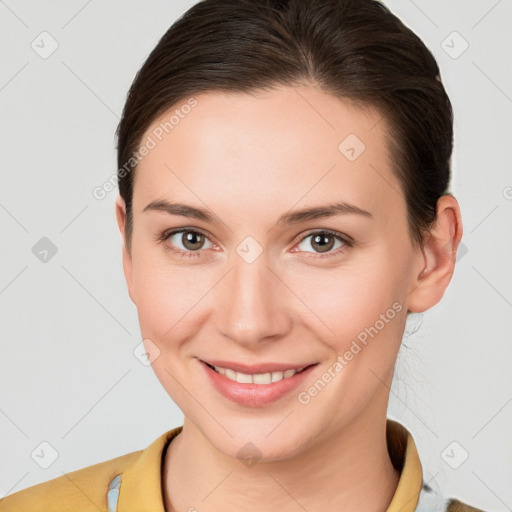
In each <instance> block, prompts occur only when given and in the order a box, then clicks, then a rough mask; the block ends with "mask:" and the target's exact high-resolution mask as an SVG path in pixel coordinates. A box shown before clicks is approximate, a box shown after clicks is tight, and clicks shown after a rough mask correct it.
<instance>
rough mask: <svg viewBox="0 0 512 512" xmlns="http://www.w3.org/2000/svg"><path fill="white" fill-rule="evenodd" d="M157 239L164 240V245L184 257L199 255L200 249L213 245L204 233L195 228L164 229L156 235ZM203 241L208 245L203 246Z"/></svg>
mask: <svg viewBox="0 0 512 512" xmlns="http://www.w3.org/2000/svg"><path fill="white" fill-rule="evenodd" d="M158 240H159V241H160V242H165V243H166V247H167V248H168V249H169V250H170V251H172V252H174V253H176V254H178V255H179V256H182V257H185V258H187V257H188V258H190V257H195V256H199V251H200V250H202V249H208V248H210V247H213V245H214V244H213V243H212V242H211V241H210V239H209V238H208V237H207V236H206V235H205V234H204V233H202V232H201V231H197V230H195V229H183V228H181V229H177V230H172V231H164V232H163V233H162V234H161V235H160V236H159V237H158ZM205 242H206V243H209V244H210V245H209V246H206V247H205ZM196 253H197V254H196Z"/></svg>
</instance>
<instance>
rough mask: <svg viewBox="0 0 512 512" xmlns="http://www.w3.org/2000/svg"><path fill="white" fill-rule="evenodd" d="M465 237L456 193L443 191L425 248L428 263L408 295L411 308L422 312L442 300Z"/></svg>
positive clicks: (426, 262) (424, 265) (424, 254)
mask: <svg viewBox="0 0 512 512" xmlns="http://www.w3.org/2000/svg"><path fill="white" fill-rule="evenodd" d="M461 238H462V219H461V214H460V208H459V203H458V202H457V200H456V199H455V198H454V197H453V196H452V195H443V196H441V197H440V198H439V200H438V201H437V214H436V223H435V225H434V227H433V229H431V230H430V231H429V233H428V234H427V235H426V237H425V243H424V244H423V246H422V248H421V252H422V255H423V260H424V264H423V269H422V270H421V272H420V273H419V274H418V275H417V276H416V278H415V280H414V281H413V283H412V288H411V289H412V291H411V292H409V295H408V300H407V308H408V310H409V311H412V312H414V313H421V312H422V311H426V310H427V309H429V308H431V307H432V306H434V305H436V304H437V303H438V302H439V301H440V300H441V298H442V296H443V295H444V292H445V290H446V288H447V287H448V284H449V283H450V281H451V278H452V275H453V272H454V270H455V259H456V255H457V248H458V246H459V242H460V241H461Z"/></svg>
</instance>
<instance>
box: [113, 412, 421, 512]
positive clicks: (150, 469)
mask: <svg viewBox="0 0 512 512" xmlns="http://www.w3.org/2000/svg"><path fill="white" fill-rule="evenodd" d="M182 428H183V427H182V426H180V427H176V428H174V429H172V430H170V431H168V432H166V433H165V434H163V435H161V436H160V437H159V438H157V439H156V440H155V441H154V442H153V443H152V444H151V445H149V446H148V447H147V448H146V449H145V450H143V451H142V452H141V454H140V456H139V457H138V458H137V460H136V461H135V463H134V464H132V465H131V466H130V467H128V468H127V469H126V470H124V471H123V473H122V475H121V478H120V479H118V481H116V483H117V482H119V485H120V487H119V489H118V491H117V490H115V494H114V495H115V501H116V502H117V501H118V503H117V508H115V505H113V508H111V509H110V510H112V511H116V512H132V511H133V510H137V511H138V512H165V508H164V503H163V495H162V468H163V463H164V455H165V450H166V448H167V446H168V444H169V443H170V441H172V439H173V438H174V437H176V436H177V435H178V434H179V433H180V432H181V430H182ZM386 434H387V442H388V449H389V453H390V456H391V459H392V461H393V464H394V465H395V467H396V468H397V469H398V470H399V471H400V472H401V473H400V480H399V482H398V487H397V489H396V492H395V494H394V496H393V499H392V501H391V503H390V505H389V507H388V509H387V512H395V511H397V510H399V511H400V512H414V510H416V506H417V504H418V498H419V495H420V492H421V488H422V479H423V475H422V470H421V463H420V459H419V456H418V451H417V449H416V445H415V443H414V440H413V438H412V436H411V434H410V433H409V431H408V430H407V429H406V428H405V427H404V426H402V425H401V424H400V423H398V422H396V421H394V420H391V419H389V418H388V419H387V423H386ZM113 492H114V491H113ZM117 492H118V493H119V498H118V499H117Z"/></svg>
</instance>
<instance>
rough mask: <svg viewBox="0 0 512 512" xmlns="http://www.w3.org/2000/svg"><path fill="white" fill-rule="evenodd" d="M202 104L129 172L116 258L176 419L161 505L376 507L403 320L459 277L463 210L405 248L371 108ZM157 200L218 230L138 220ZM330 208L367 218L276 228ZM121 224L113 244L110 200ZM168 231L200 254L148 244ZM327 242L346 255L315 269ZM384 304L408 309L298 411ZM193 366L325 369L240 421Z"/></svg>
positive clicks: (397, 195) (283, 102)
mask: <svg viewBox="0 0 512 512" xmlns="http://www.w3.org/2000/svg"><path fill="white" fill-rule="evenodd" d="M195 98H196V100H197V102H198V104H197V106H196V107H195V108H194V109H193V110H192V111H191V112H190V113H189V114H188V115H187V116H186V117H184V119H181V120H180V123H179V125H177V126H176V127H175V128H174V129H173V130H172V131H171V132H170V133H169V134H168V135H167V136H166V137H165V138H164V139H163V140H162V141H161V142H160V143H159V144H158V145H157V147H156V148H154V149H152V150H151V151H150V153H149V154H148V155H147V156H146V157H145V158H144V159H143V160H142V161H141V162H140V163H139V166H138V168H137V171H136V175H135V186H134V197H133V235H132V240H131V249H130V251H129V250H127V244H126V240H125V244H124V248H123V267H124V272H125V277H126V281H127V286H128V291H129V294H130V297H131V299H132V301H133V302H134V303H135V305H136V306H137V310H138V315H139V321H140V327H141V332H142V336H143V338H144V339H145V340H146V341H145V344H146V346H147V348H148V351H150V352H151V351H152V350H153V351H154V347H155V346H156V347H158V350H159V351H160V352H159V356H158V357H157V358H156V359H155V360H154V361H153V363H152V364H153V368H154V371H155V373H156V375H157V376H158V378H159V380H160V382H161V383H162V385H163V386H164V388H165V389H166V391H167V392H168V393H169V395H170V396H171V397H172V399H173V400H174V401H175V402H176V404H177V405H178V406H179V407H180V409H181V410H182V411H183V414H184V417H185V419H184V424H183V431H182V433H181V434H180V435H179V436H178V437H176V438H175V440H174V441H173V442H172V443H171V444H170V445H169V449H168V450H167V453H166V457H165V463H164V472H163V486H164V501H165V506H166V508H167V510H169V511H187V510H189V509H190V507H195V508H196V509H197V510H199V511H200V512H206V511H218V510H221V509H222V510H223V511H225V512H230V511H235V510H236V511H239V510H240V504H241V503H243V509H244V510H246V511H249V512H251V511H253V510H254V511H256V510H258V511H261V510H281V511H290V512H291V511H297V510H302V508H301V506H302V507H303V508H305V509H306V510H308V512H315V511H320V510H344V511H349V512H350V511H354V512H355V511H363V510H364V511H365V512H372V511H375V512H377V511H382V510H385V509H386V508H387V506H388V505H389V503H390V501H391V499H392V497H393V495H394V493H395V490H396V486H397V483H398V479H399V474H398V473H397V471H396V470H394V468H393V467H392V464H391V461H390V459H389V455H388V452H387V446H386V437H385V432H386V411H387V405H388V399H389V392H390V389H389V387H390V385H391V380H392V377H393V369H394V364H395V360H396V357H397V352H398V350H399V347H400V344H401V340H402V335H403V332H404V328H405V321H406V317H407V314H408V312H421V311H425V310H427V309H429V308H430V307H432V306H433V305H435V304H436V303H437V302H438V301H439V300H440V299H441V297H442V296H443V293H444V291H445V289H446V287H447V286H448V284H449V282H450V279H451V277H452V274H453V270H454V264H455V263H454V259H455V258H454V255H455V251H456V249H457V246H458V243H459V241H460V239H461V236H462V223H461V217H460V210H459V206H458V204H457V201H456V200H455V199H454V198H453V197H451V196H443V197H441V198H440V199H439V201H438V215H437V222H436V225H435V227H434V229H432V230H431V232H430V233H429V236H428V237H427V238H426V241H425V244H424V245H423V246H422V247H418V246H415V245H414V244H413V242H412V239H411V237H410V235H409V230H408V225H407V217H406V213H407V212H406V203H405V199H404V196H403V192H402V190H401V186H400V184H399V182H398V180H397V178H396V177H395V175H394V174H393V173H392V171H391V160H390V156H389V154H388V151H387V148H386V142H385V136H386V130H387V125H386V122H385V120H383V119H381V116H380V115H379V114H378V112H376V111H374V110H372V109H371V108H365V109H362V108H360V107H359V108H356V107H354V106H351V105H350V104H349V103H348V102H347V101H345V100H344V101H342V100H340V99H338V98H335V97H333V96H331V95H329V94H326V93H324V92H322V91H321V90H320V89H319V88H318V87H316V86H315V85H314V84H309V83H308V84H304V85H302V86H300V87H296V88H292V87H285V86H279V87H276V88H274V89H272V90H268V91H265V92H258V93H253V94H251V95H249V94H233V93H220V92H207V93H202V94H199V95H196V96H195ZM183 103H185V102H183ZM175 108H176V106H174V107H173V108H172V109H170V112H171V111H173V110H174V109H175ZM165 118H168V114H167V116H165V115H164V116H162V118H161V119H157V120H155V122H154V123H153V124H152V126H151V127H150V128H149V129H148V131H147V134H150V133H151V131H152V130H153V129H154V128H155V127H157V126H158V125H159V123H160V122H161V120H163V119H165ZM351 133H353V134H356V135H357V137H358V138H359V139H360V140H361V141H363V142H364V144H365V146H366V149H365V151H364V152H363V153H362V154H361V155H360V156H359V157H358V158H357V159H356V160H355V161H349V160H348V159H347V158H346V157H345V156H344V155H343V154H342V153H341V152H340V151H339V150H338V145H339V144H340V142H341V141H343V140H344V139H345V137H347V135H349V134H351ZM377 171H378V172H377ZM160 199H166V200H169V201H179V202H183V203H187V204H190V205H192V206H197V207H202V208H208V209H209V210H211V212H212V213H213V215H214V216H215V218H216V219H217V220H218V224H213V223H209V222H206V221H202V220H198V219H194V218H185V217H180V216H176V215H169V214H168V213H165V212H162V211H145V212H143V209H144V207H145V206H146V205H147V204H149V203H150V202H152V201H155V200H160ZM340 200H341V201H345V202H347V203H350V204H353V205H356V206H358V207H359V208H363V209H365V210H367V211H369V212H370V213H371V214H372V216H371V217H366V216H362V215H356V214H342V215H337V216H335V217H330V218H317V219H313V220H308V221H306V222H302V223H300V224H294V225H283V226H281V225H278V224H277V223H276V222H277V219H278V217H279V216H280V215H282V214H284V213H287V212H289V211H290V210H293V211H295V210H298V209H301V208H305V207H311V206H318V205H325V204H327V203H331V202H334V201H340ZM116 216H117V221H118V225H119V229H120V232H121V234H122V235H123V237H124V226H125V219H126V215H125V206H124V202H123V200H122V199H121V198H120V197H119V198H118V199H117V203H116ZM171 228H188V229H191V230H193V229H196V230H197V229H199V230H201V231H202V232H203V233H204V234H205V235H206V236H207V238H206V239H204V242H203V245H201V241H200V240H199V242H197V240H196V241H194V243H196V244H197V247H199V249H196V250H193V249H192V250H191V249H189V247H190V245H189V246H187V245H184V243H186V239H185V241H184V240H183V236H182V235H183V234H184V233H181V234H177V235H173V236H172V238H168V239H167V241H165V242H158V241H157V238H158V236H159V235H160V234H161V233H162V232H165V231H166V230H169V229H171ZM322 229H330V230H334V231H337V232H339V233H340V234H341V235H348V236H350V237H352V238H353V239H354V240H355V245H353V246H352V247H350V246H349V245H347V244H344V243H343V242H342V241H340V240H337V239H336V238H328V242H329V243H331V244H333V243H334V244H335V245H334V246H333V247H332V249H330V251H329V252H328V253H329V254H330V256H328V257H322V255H323V254H326V253H322V252H321V248H319V246H318V245H316V244H314V242H313V237H312V236H309V237H308V236H307V235H311V231H312V230H315V231H321V230H322ZM185 234H186V233H185ZM248 236H251V237H253V238H254V239H255V240H256V241H257V242H258V244H259V245H260V246H261V248H262V250H263V252H262V253H261V255H260V256H259V257H258V258H257V259H256V260H255V261H253V262H252V263H248V262H247V261H245V260H244V259H243V258H242V257H240V256H239V254H238V253H237V252H236V249H237V246H238V245H239V244H240V243H241V242H242V241H243V240H244V239H245V238H246V237H248ZM304 237H306V238H304ZM302 238H304V240H302V241H301V239H302ZM170 247H175V248H176V250H180V249H181V250H182V251H186V252H187V253H188V254H190V253H193V254H192V256H193V257H182V256H180V255H178V254H176V253H173V252H172V251H171V250H170ZM192 247H194V246H192ZM393 303H399V304H400V305H401V306H402V310H401V311H400V312H399V313H397V314H396V315H395V316H394V318H393V319H392V320H390V321H389V322H387V323H386V324H385V327H384V328H382V329H381V330H379V332H378V334H377V335H375V336H374V337H373V338H371V339H370V341H369V342H368V344H367V345H366V346H364V348H363V349H362V350H361V351H360V352H359V353H358V354H357V355H356V356H354V358H353V359H352V360H351V361H349V362H348V364H347V365H346V366H345V367H344V368H343V371H341V372H339V373H338V374H337V376H336V377H335V378H333V379H332V380H331V381H330V382H329V383H328V385H326V386H325V388H324V389H323V390H322V391H321V392H320V393H318V394H317V395H316V396H315V397H313V398H312V399H311V400H310V402H309V403H307V404H302V403H300V402H299V400H298V398H297V395H298V393H299V392H300V391H304V390H307V388H308V387H310V386H311V385H312V384H313V383H314V382H315V381H317V380H318V379H319V378H320V377H321V376H322V374H323V373H324V372H325V371H327V370H328V368H329V367H332V365H333V363H334V362H335V361H336V357H337V355H340V354H341V355H343V354H344V353H345V352H346V351H347V350H348V349H349V348H350V345H351V342H352V340H354V339H356V338H357V335H358V334H359V333H361V331H363V330H364V329H365V327H369V326H373V325H375V323H376V321H377V320H378V319H379V318H380V315H381V314H383V313H385V312H386V311H387V310H388V309H389V308H391V307H392V305H393ZM148 340H151V341H148ZM198 358H200V359H203V360H208V359H213V358H217V359H225V360H229V361H238V362H243V363H249V364H250V363H256V362H270V361H272V362H286V363H297V366H302V365H305V364H310V363H314V362H317V363H319V364H318V365H317V366H316V368H315V369H314V371H313V373H311V374H310V375H309V377H308V379H307V380H306V382H305V383H304V385H301V386H300V388H299V389H297V390H294V391H292V392H291V393H289V394H287V395H285V396H284V397H282V398H281V399H279V400H278V401H276V402H273V403H271V404H269V405H266V406H264V407H250V406H245V405H239V404H236V403H234V402H231V401H230V400H228V399H227V398H226V397H224V396H223V395H221V394H220V393H219V392H217V390H216V389H215V388H213V387H212V385H211V384H210V382H209V380H208V379H207V377H206V375H205V372H204V371H203V369H202V367H201V363H200V362H199V361H198ZM247 442H251V443H253V444H254V445H255V446H256V447H257V449H258V450H259V452H260V454H261V459H260V460H259V461H258V462H257V463H256V464H255V465H253V466H250V467H247V466H246V465H245V464H243V463H242V462H241V460H240V459H239V458H237V453H238V451H239V450H240V449H241V448H242V447H243V446H244V445H245V444H246V443H247ZM333 475H336V476H335V477H333ZM205 497H207V498H206V499H204V498H205ZM203 499H204V501H203ZM299 504H300V505H299Z"/></svg>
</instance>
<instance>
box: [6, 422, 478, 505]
mask: <svg viewBox="0 0 512 512" xmlns="http://www.w3.org/2000/svg"><path fill="white" fill-rule="evenodd" d="M182 428H183V427H182V426H180V427H176V428H174V429H172V430H170V431H168V432H166V433H165V434H163V435H161V436H160V437H158V438H157V439H156V440H155V441H154V442H153V443H151V444H150V445H149V446H148V447H147V448H146V449H145V450H140V451H136V452H132V453H128V454H126V455H123V456H121V457H117V458H115V459H111V460H108V461H105V462H101V463H99V464H94V465H92V466H88V467H86V468H83V469H79V470H77V471H72V472H70V473H66V474H64V475H63V476H60V477H58V478H54V479H53V480H49V481H47V482H43V483H41V484H38V485H34V486H32V487H29V488H27V489H23V490H21V491H18V492H16V493H14V494H11V495H9V496H7V497H5V498H3V499H2V500H0V512H98V511H102V512H166V511H165V507H164V502H163V496H162V468H163V461H164V455H165V451H166V448H167V446H168V444H169V443H170V442H171V441H172V439H173V438H174V437H176V436H177V435H178V434H179V433H180V432H181V430H182ZM387 443H388V450H389V454H390V457H391V460H392V461H393V464H394V465H395V467H396V468H397V469H398V470H399V471H400V479H399V482H398V487H397V489H396V491H395V494H394V496H393V499H392V501H391V503H390V505H389V507H388V509H387V512H479V509H476V508H473V507H470V506H468V505H465V504H463V503H461V502H459V501H457V500H439V496H433V495H431V494H432V493H431V492H429V488H428V486H425V485H424V484H423V474H422V468H421V463H420V459H419V456H418V451H417V449H416V445H415V443H414V440H413V438H412V436H411V434H410V433H409V432H408V430H407V429H406V428H405V427H403V426H402V425H401V424H400V423H398V422H396V421H394V420H391V419H388V420H387ZM480 512H481V511H480Z"/></svg>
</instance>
